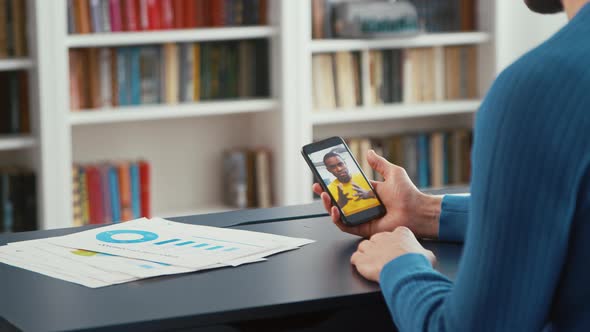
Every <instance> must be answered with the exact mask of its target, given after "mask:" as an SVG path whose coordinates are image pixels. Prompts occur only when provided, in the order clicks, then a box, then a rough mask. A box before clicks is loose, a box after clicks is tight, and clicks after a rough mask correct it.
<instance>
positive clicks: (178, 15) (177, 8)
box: [172, 0, 184, 29]
mask: <svg viewBox="0 0 590 332" xmlns="http://www.w3.org/2000/svg"><path fill="white" fill-rule="evenodd" d="M183 7H184V0H173V2H172V11H173V12H174V29H182V28H184V13H183V11H184V10H183V9H184V8H183Z"/></svg>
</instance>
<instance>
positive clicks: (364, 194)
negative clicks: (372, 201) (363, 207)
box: [352, 183, 375, 201]
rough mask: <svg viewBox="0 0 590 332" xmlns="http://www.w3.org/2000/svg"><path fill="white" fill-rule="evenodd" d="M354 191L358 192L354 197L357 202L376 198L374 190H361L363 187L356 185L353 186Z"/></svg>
mask: <svg viewBox="0 0 590 332" xmlns="http://www.w3.org/2000/svg"><path fill="white" fill-rule="evenodd" d="M352 189H354V191H356V193H354V194H353V195H352V196H354V197H356V200H357V201H358V200H361V199H369V198H375V194H374V193H373V191H372V190H365V189H363V188H361V186H359V185H358V184H356V183H353V184H352Z"/></svg>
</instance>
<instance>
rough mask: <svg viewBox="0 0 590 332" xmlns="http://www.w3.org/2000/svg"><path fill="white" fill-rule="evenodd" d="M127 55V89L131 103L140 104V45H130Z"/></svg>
mask: <svg viewBox="0 0 590 332" xmlns="http://www.w3.org/2000/svg"><path fill="white" fill-rule="evenodd" d="M128 52H129V53H128V55H129V66H128V68H129V76H128V77H129V91H130V93H131V105H139V104H141V74H140V67H139V64H140V60H139V59H140V52H141V48H140V47H130V48H129V49H128Z"/></svg>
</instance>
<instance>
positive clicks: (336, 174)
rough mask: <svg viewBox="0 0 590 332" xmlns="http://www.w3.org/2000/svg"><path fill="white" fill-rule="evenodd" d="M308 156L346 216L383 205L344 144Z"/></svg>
mask: <svg viewBox="0 0 590 332" xmlns="http://www.w3.org/2000/svg"><path fill="white" fill-rule="evenodd" d="M308 157H309V159H310V160H311V162H312V163H313V166H314V167H315V169H316V170H317V172H318V174H319V176H320V177H321V181H323V182H324V184H325V186H326V187H327V188H328V190H329V191H330V194H331V195H332V198H333V199H334V200H335V203H336V204H337V205H338V206H339V207H340V210H341V211H342V213H344V215H345V216H350V215H353V214H356V213H359V212H363V211H365V210H368V209H371V208H374V207H377V206H379V205H381V203H380V201H379V200H378V199H377V195H375V192H374V191H373V189H372V188H371V186H370V185H369V183H368V181H367V180H366V178H365V177H364V176H363V174H362V173H361V170H360V168H359V167H358V165H357V163H356V162H355V160H354V159H353V157H352V155H351V154H350V152H349V151H348V149H347V148H346V146H345V145H344V144H339V145H334V146H331V147H329V148H326V149H323V150H319V151H315V152H312V153H309V154H308Z"/></svg>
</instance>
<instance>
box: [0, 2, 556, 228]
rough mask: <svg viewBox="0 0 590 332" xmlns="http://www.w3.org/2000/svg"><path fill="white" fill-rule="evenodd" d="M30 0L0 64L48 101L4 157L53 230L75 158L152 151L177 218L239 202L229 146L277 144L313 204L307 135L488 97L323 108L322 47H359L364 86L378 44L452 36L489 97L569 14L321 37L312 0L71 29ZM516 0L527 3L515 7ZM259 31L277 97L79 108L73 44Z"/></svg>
mask: <svg viewBox="0 0 590 332" xmlns="http://www.w3.org/2000/svg"><path fill="white" fill-rule="evenodd" d="M28 2H29V3H31V4H32V6H31V9H30V11H31V12H30V17H32V18H33V19H31V20H30V22H31V23H33V24H34V28H32V29H31V31H32V37H31V42H30V46H31V51H32V52H31V53H30V54H31V55H30V57H29V58H25V59H6V60H4V59H2V60H0V70H12V69H17V68H20V69H26V70H29V71H30V73H31V91H32V92H34V93H32V94H31V100H32V106H31V107H35V105H41V107H40V108H39V109H37V110H33V109H32V114H31V115H32V117H33V119H32V125H33V126H32V127H33V128H32V129H33V132H32V134H31V135H25V136H10V137H5V136H1V137H0V156H2V155H3V154H5V155H7V156H9V157H7V158H14V159H18V160H24V161H27V162H29V164H30V165H32V166H34V167H35V168H36V169H37V170H38V172H39V174H40V178H39V188H40V196H41V200H40V206H39V211H40V221H41V227H42V228H45V229H49V228H60V227H70V226H71V225H72V215H73V211H72V198H73V197H72V189H73V188H72V174H71V171H72V164H73V163H97V162H102V161H108V160H121V159H122V160H133V159H139V158H143V159H146V160H149V161H150V162H151V166H152V172H153V173H152V183H151V191H152V214H153V215H157V216H162V217H169V216H178V215H187V214H194V213H208V212H218V211H227V210H232V208H230V207H227V206H225V205H224V204H223V203H222V202H223V199H222V197H223V195H224V192H223V189H222V188H221V183H222V181H221V175H222V174H223V170H222V152H223V151H224V150H226V149H231V148H235V147H244V148H257V147H261V146H264V147H268V148H269V149H270V150H271V151H272V159H273V176H272V180H273V181H272V182H273V187H274V193H275V196H276V197H275V204H276V205H293V204H302V203H308V202H310V201H311V200H312V193H311V190H310V186H309V184H310V183H311V174H310V172H309V170H308V168H307V166H306V164H305V162H304V161H303V160H302V158H301V157H300V154H299V150H300V148H301V146H302V145H304V144H307V143H309V142H310V141H312V140H314V139H321V138H324V137H327V136H332V135H340V136H343V137H359V136H366V135H376V136H386V135H395V134H398V133H400V134H403V133H408V132H417V131H421V130H425V131H427V130H436V129H447V128H456V127H470V126H471V125H472V121H473V117H474V114H475V113H476V110H477V108H478V107H479V105H480V103H481V100H480V98H469V99H458V100H438V101H431V102H416V103H407V102H406V103H404V102H401V103H399V102H398V103H383V104H379V105H372V104H371V103H368V102H367V101H368V100H369V98H368V96H369V93H370V91H368V90H367V89H366V88H363V90H362V93H361V102H360V103H359V105H357V106H355V107H341V108H336V109H321V110H320V109H317V110H316V109H314V107H313V91H312V89H313V75H312V58H313V56H315V55H320V54H325V53H335V52H355V53H357V54H358V55H359V57H360V59H361V63H360V66H361V70H362V77H361V80H362V81H363V82H364V83H363V85H366V83H367V82H368V81H369V79H370V78H369V74H368V72H367V68H369V66H370V64H369V60H368V59H369V54H370V53H371V52H372V51H374V50H391V49H406V48H427V47H428V48H436V49H438V50H439V51H438V52H439V53H440V50H442V49H443V48H445V47H447V46H457V45H474V46H476V47H477V48H478V51H479V52H478V58H477V80H478V81H477V86H478V92H479V96H478V97H482V96H484V94H485V91H486V90H487V89H488V88H489V86H490V84H491V82H492V81H493V79H494V77H495V76H496V75H497V73H498V71H499V70H500V69H501V68H503V67H504V66H505V65H506V63H507V62H508V61H511V60H513V59H514V58H515V57H517V56H518V55H519V54H522V53H523V52H524V51H526V50H527V49H528V48H530V47H532V46H534V43H533V42H529V43H528V44H527V42H528V41H529V39H531V40H532V38H529V36H533V35H534V36H536V35H537V34H538V35H539V36H537V37H536V38H535V39H534V40H535V42H538V41H539V40H541V39H542V38H544V37H547V36H548V35H549V34H550V33H552V32H553V31H555V30H556V29H558V28H559V25H560V24H563V22H560V23H559V25H558V24H553V25H552V26H551V27H549V26H547V25H546V24H544V22H545V21H542V22H541V21H539V19H538V18H536V17H534V15H533V14H530V13H528V12H527V11H526V9H525V8H524V4H522V3H518V4H514V6H513V5H512V4H510V5H508V4H506V3H504V2H502V1H485V0H477V3H478V11H477V17H476V21H477V22H478V29H477V31H473V32H453V33H427V34H421V35H418V36H415V37H408V38H402V39H397V38H386V39H374V40H358V39H352V40H344V39H322V40H318V39H312V36H311V20H312V18H311V16H312V15H311V12H312V8H311V7H312V6H311V1H308V0H301V1H292V0H268V1H267V2H268V5H269V8H268V24H266V25H264V26H236V27H201V28H190V29H186V28H183V29H174V30H153V31H151V30H150V31H136V32H116V33H90V34H68V17H67V4H68V1H67V0H59V1H57V2H54V1H45V0H28ZM516 6H520V7H523V8H520V9H519V10H520V11H516V10H515V9H514V8H513V7H516ZM506 18H509V20H507V19H506ZM513 22H519V29H518V31H516V30H517V29H514V28H513V27H512V26H511V25H510V24H512V23H513ZM529 23H531V24H529ZM533 23H534V24H533ZM541 25H542V28H543V29H542V31H543V32H542V34H539V33H538V30H539V27H540V26H541ZM259 39H262V40H266V41H268V54H269V63H268V72H269V76H270V77H269V80H268V86H269V90H270V91H269V93H268V96H264V97H252V98H245V99H215V100H204V101H198V102H179V103H172V104H166V103H161V104H149V105H133V106H116V107H101V108H93V109H87V108H84V107H83V109H81V110H80V111H77V112H71V111H70V98H71V96H70V91H69V86H68V83H69V54H70V53H69V51H70V50H73V49H85V48H102V47H113V48H114V47H135V46H143V45H162V44H165V43H204V42H224V41H245V40H259ZM507 59H509V60H507ZM4 150H6V151H4ZM0 161H1V160H0Z"/></svg>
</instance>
